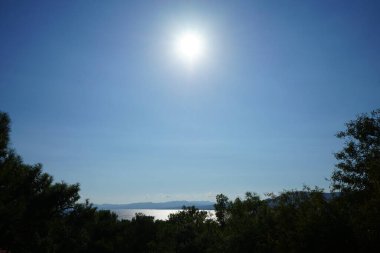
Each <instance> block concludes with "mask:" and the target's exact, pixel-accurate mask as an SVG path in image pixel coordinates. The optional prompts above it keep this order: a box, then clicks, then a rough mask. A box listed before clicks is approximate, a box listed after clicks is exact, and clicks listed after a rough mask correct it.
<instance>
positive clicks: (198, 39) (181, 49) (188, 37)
mask: <svg viewBox="0 0 380 253" xmlns="http://www.w3.org/2000/svg"><path fill="white" fill-rule="evenodd" d="M175 46H176V53H177V54H178V56H179V57H180V58H181V59H182V60H184V61H185V62H186V63H188V64H194V63H195V62H197V61H198V60H199V59H200V58H201V57H202V56H203V54H204V49H205V48H204V46H205V45H204V39H203V37H202V35H201V34H199V33H197V32H184V33H182V34H181V35H180V36H178V38H177V40H176V45H175Z"/></svg>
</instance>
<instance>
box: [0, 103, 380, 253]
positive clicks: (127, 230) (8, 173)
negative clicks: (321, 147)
mask: <svg viewBox="0 0 380 253" xmlns="http://www.w3.org/2000/svg"><path fill="white" fill-rule="evenodd" d="M9 132H10V120H9V117H8V115H7V114H6V113H0V249H3V250H7V251H11V252H12V253H23V252H36V253H37V252H38V253H43V252H52V253H53V252H54V253H60V252H62V253H63V252H65V253H67V252H70V253H77V252H78V253H82V252H91V253H96V252H102V253H105V252H110V253H111V252H118V253H119V252H120V253H121V252H189V253H190V252H191V253H196V252H378V250H379V249H380V247H379V246H380V212H379V209H380V110H377V111H373V112H372V113H370V114H362V115H360V116H358V117H357V118H356V119H355V120H353V121H350V122H348V123H347V124H346V129H345V130H344V131H342V132H339V133H338V134H337V137H338V138H342V139H343V140H344V146H343V149H342V150H341V151H339V152H338V153H336V154H335V156H336V158H337V161H338V163H337V165H336V167H335V170H334V171H333V172H332V176H331V189H332V191H335V192H338V194H335V195H333V196H334V197H332V198H326V195H325V194H324V193H323V190H322V189H319V188H317V187H316V188H310V187H304V188H303V190H301V191H296V190H290V191H284V192H282V193H279V194H278V195H275V194H268V198H266V199H260V197H259V196H258V195H256V194H254V193H247V194H246V196H245V198H243V199H240V198H236V199H235V200H229V199H228V198H227V197H226V196H225V195H222V194H220V195H218V196H217V197H216V204H215V211H216V219H209V218H208V216H207V213H206V212H204V211H200V210H197V209H195V208H194V207H187V208H184V209H183V210H182V211H181V212H179V213H176V214H171V215H170V216H169V219H168V220H167V221H161V220H157V221H155V220H154V218H153V217H150V216H144V215H142V214H137V215H136V216H135V217H134V218H133V219H132V220H118V218H117V216H116V214H114V213H112V212H110V211H104V210H97V209H96V208H95V207H93V206H92V204H90V203H89V202H88V201H86V202H85V203H79V202H78V200H79V198H80V196H79V185H77V184H76V185H68V184H66V183H64V182H60V183H55V182H53V178H52V177H51V176H50V175H48V174H46V173H44V172H43V171H42V166H41V164H36V165H28V164H25V163H24V162H23V161H22V159H21V157H20V156H19V155H17V154H16V153H15V151H14V150H12V149H11V148H10V146H9Z"/></svg>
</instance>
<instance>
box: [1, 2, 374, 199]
mask: <svg viewBox="0 0 380 253" xmlns="http://www.w3.org/2000/svg"><path fill="white" fill-rule="evenodd" d="M143 2H144V3H141V2H140V1H136V2H132V1H11V0H4V1H1V2H0V110H1V111H4V112H7V113H9V115H10V117H11V119H12V134H11V138H12V146H13V147H14V148H15V149H16V150H17V152H18V153H19V154H20V155H21V156H22V157H23V158H24V161H25V162H27V163H37V162H40V163H42V164H43V165H44V170H45V171H46V172H48V173H49V174H51V175H53V176H54V178H55V180H56V181H61V180H63V181H65V182H68V183H76V182H79V183H80V185H81V196H82V198H83V199H85V198H89V199H90V201H92V202H95V203H128V202H136V201H168V200H179V199H181V200H182V199H186V200H214V199H215V195H216V194H218V193H224V194H226V195H228V196H230V197H236V196H238V195H240V196H241V195H242V194H244V192H246V191H254V192H257V193H260V194H263V193H266V192H278V191H281V190H283V189H294V188H298V189H300V188H302V185H303V184H307V185H311V186H313V185H318V186H320V187H324V188H326V189H328V186H329V182H327V181H326V180H325V178H328V177H329V176H330V175H331V172H332V169H333V167H334V163H335V159H334V157H333V152H335V151H338V150H339V149H340V148H341V147H342V143H341V142H340V141H339V140H338V139H336V137H335V136H334V134H335V133H336V132H337V131H338V130H342V129H344V123H345V122H347V121H348V120H350V119H353V118H355V116H356V115H357V114H359V113H362V112H369V111H371V110H373V109H376V108H378V107H380V46H379V45H380V15H379V13H380V2H379V1H303V0H299V1H268V0H266V1H264V0H263V1H143ZM186 29H195V30H197V31H200V32H201V33H202V34H203V36H204V37H205V40H206V41H207V48H206V53H205V57H204V59H202V61H200V62H199V64H197V65H196V66H194V68H192V69H189V68H187V67H186V66H185V65H184V64H182V63H181V62H180V61H179V60H178V58H176V57H175V55H174V54H173V40H174V38H175V37H176V36H177V34H179V33H181V32H182V31H184V30H186Z"/></svg>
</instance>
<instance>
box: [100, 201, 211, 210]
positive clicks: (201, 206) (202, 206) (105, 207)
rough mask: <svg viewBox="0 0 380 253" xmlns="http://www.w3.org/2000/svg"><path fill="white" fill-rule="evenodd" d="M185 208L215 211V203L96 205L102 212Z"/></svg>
mask: <svg viewBox="0 0 380 253" xmlns="http://www.w3.org/2000/svg"><path fill="white" fill-rule="evenodd" d="M183 206H195V207H196V208H198V209H202V210H213V209H214V203H213V202H211V201H185V200H183V201H168V202H159V203H153V202H140V203H131V204H101V205H95V207H97V208H98V209H101V210H113V209H182V207H183Z"/></svg>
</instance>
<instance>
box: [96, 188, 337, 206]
mask: <svg viewBox="0 0 380 253" xmlns="http://www.w3.org/2000/svg"><path fill="white" fill-rule="evenodd" d="M339 194H340V193H328V192H325V193H323V197H324V198H325V199H326V200H331V199H332V198H334V196H339ZM264 200H265V201H268V202H269V204H270V205H275V204H276V203H277V200H276V199H264ZM214 204H215V203H214V202H211V201H186V200H176V201H167V202H137V203H129V204H95V205H94V206H95V207H97V208H98V209H101V210H113V209H182V207H183V206H195V207H196V208H198V209H202V210H214Z"/></svg>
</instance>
